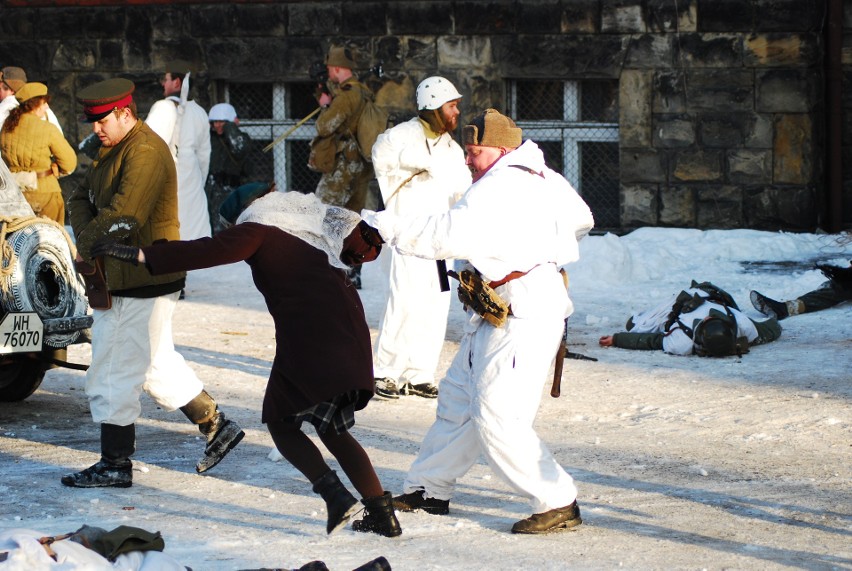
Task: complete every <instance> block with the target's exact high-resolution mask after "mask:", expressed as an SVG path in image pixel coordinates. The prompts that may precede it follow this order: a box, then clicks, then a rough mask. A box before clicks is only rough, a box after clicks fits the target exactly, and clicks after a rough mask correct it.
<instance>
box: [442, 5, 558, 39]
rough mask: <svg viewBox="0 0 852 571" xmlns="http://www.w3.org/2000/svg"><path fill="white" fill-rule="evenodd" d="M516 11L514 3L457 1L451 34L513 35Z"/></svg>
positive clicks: (516, 16)
mask: <svg viewBox="0 0 852 571" xmlns="http://www.w3.org/2000/svg"><path fill="white" fill-rule="evenodd" d="M517 10H518V7H517V5H516V4H515V2H494V1H490V0H471V1H465V0H462V1H457V2H456V3H455V20H456V22H455V23H456V26H455V30H454V32H453V33H455V34H511V33H515V32H516V29H515V26H516V21H517V18H518V12H517ZM554 20H555V18H554ZM554 23H555V22H554Z"/></svg>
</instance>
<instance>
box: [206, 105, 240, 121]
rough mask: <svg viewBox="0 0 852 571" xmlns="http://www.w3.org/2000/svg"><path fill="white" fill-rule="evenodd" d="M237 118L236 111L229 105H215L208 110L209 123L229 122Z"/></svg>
mask: <svg viewBox="0 0 852 571" xmlns="http://www.w3.org/2000/svg"><path fill="white" fill-rule="evenodd" d="M236 118H237V110H236V109H234V106H233V105H231V104H230V103H217V104H216V105H214V106H213V107H211V108H210V115H209V117H208V119H209V120H210V121H231V122H232V123H233V121H234V119H236Z"/></svg>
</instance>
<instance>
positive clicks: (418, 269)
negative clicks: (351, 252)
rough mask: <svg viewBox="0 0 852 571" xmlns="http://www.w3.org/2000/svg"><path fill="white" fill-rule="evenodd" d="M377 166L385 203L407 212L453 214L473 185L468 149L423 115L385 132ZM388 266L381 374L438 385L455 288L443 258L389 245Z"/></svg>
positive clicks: (378, 350)
mask: <svg viewBox="0 0 852 571" xmlns="http://www.w3.org/2000/svg"><path fill="white" fill-rule="evenodd" d="M373 168H374V169H375V173H376V178H377V179H378V182H379V188H380V189H381V192H382V199H383V201H384V204H385V208H386V209H387V210H388V211H390V212H392V213H394V214H397V215H400V216H418V215H428V214H437V213H441V212H446V211H447V210H448V209H449V208H450V206H451V205H452V204H453V203H454V202H455V201H456V199H458V198H459V197H460V196H461V195H462V193H464V191H465V190H467V188H468V187H469V186H470V169H468V168H467V165H466V164H465V161H464V151H462V149H461V147H460V146H459V145H458V143H456V142H455V141H454V140H453V138H452V136H451V135H450V134H449V133H443V134H442V135H437V134H436V133H434V132H433V131H432V130H431V129H429V127H428V125H427V124H426V123H425V122H423V121H421V120H420V119H419V118H417V117H415V118H413V119H411V120H410V121H406V122H405V123H401V124H399V125H397V126H396V127H393V128H392V129H389V130H387V131H385V132H384V133H382V134H381V135H379V138H378V139H377V140H376V143H375V145H373ZM381 260H382V266H383V270H385V272H386V274H387V275H388V279H389V284H390V293H389V296H388V300H387V304H386V306H385V309H384V313H383V315H382V320H381V325H380V327H379V336H378V338H377V339H376V343H375V359H374V361H373V371H374V375H375V376H376V377H378V378H382V377H389V378H391V379H394V380H396V381H398V382H399V383H411V384H412V385H417V384H421V383H434V382H435V368H436V367H437V366H438V359H439V358H440V355H441V349H442V347H443V345H444V337H445V335H446V329H447V313H448V312H449V308H450V292H442V291H441V288H440V283H439V281H438V272H437V266H436V265H435V262H434V261H432V260H426V259H423V258H418V257H415V256H407V255H404V254H401V253H399V252H398V251H396V250H393V249H391V248H386V249H385V252H384V253H383V255H382V257H381Z"/></svg>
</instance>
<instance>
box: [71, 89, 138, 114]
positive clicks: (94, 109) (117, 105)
mask: <svg viewBox="0 0 852 571" xmlns="http://www.w3.org/2000/svg"><path fill="white" fill-rule="evenodd" d="M131 101H133V95H132V94H130V93H128V94H127V95H126V96H124V97H123V98H121V99H119V100H118V101H113V102H111V103H104V104H102V105H91V106H86V107H83V113H85V114H86V115H100V114H101V113H106V112H108V111H112V110H113V109H121V108H122V107H127V106H128V105H130V102H131Z"/></svg>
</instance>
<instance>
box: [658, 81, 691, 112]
mask: <svg viewBox="0 0 852 571" xmlns="http://www.w3.org/2000/svg"><path fill="white" fill-rule="evenodd" d="M652 73H653V74H654V76H653V77H654V88H653V90H652V97H653V98H652V100H651V109H652V110H653V112H654V113H684V112H686V75H685V74H684V73H683V72H680V71H662V72H660V71H653V72H652Z"/></svg>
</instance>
